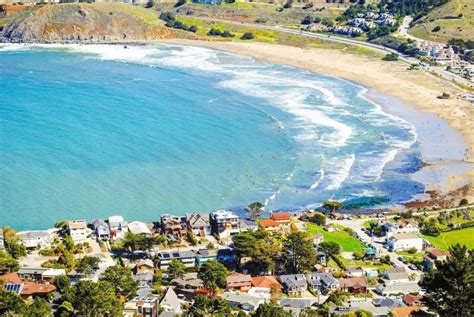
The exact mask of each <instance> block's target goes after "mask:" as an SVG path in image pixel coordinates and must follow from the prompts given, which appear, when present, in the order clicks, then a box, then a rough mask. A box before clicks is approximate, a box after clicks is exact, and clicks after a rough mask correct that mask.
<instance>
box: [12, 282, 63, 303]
mask: <svg viewBox="0 0 474 317" xmlns="http://www.w3.org/2000/svg"><path fill="white" fill-rule="evenodd" d="M3 288H4V289H5V290H8V291H12V292H15V293H17V294H18V295H20V296H21V297H22V298H23V299H27V300H32V299H33V298H35V297H46V296H48V295H49V294H51V293H53V292H54V291H55V290H56V287H55V286H54V285H52V284H38V283H33V282H23V283H18V284H5V285H4V286H3Z"/></svg>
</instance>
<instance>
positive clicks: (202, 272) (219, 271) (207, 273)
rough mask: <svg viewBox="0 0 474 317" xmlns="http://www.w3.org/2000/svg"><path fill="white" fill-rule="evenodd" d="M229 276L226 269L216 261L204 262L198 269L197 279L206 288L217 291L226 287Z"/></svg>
mask: <svg viewBox="0 0 474 317" xmlns="http://www.w3.org/2000/svg"><path fill="white" fill-rule="evenodd" d="M227 275H229V271H228V270H227V268H226V267H225V266H224V265H223V264H221V263H219V262H217V261H216V260H209V261H206V262H204V263H203V264H202V265H201V267H200V268H199V272H198V278H200V279H201V280H202V281H203V284H204V286H205V287H206V288H210V289H217V288H224V287H226V283H227V281H226V278H227Z"/></svg>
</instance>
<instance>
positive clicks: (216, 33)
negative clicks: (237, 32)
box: [207, 28, 222, 36]
mask: <svg viewBox="0 0 474 317" xmlns="http://www.w3.org/2000/svg"><path fill="white" fill-rule="evenodd" d="M207 35H211V36H220V35H222V31H221V30H219V29H214V28H212V29H210V30H209V32H207Z"/></svg>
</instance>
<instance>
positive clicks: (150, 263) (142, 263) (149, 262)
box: [135, 259, 155, 268]
mask: <svg viewBox="0 0 474 317" xmlns="http://www.w3.org/2000/svg"><path fill="white" fill-rule="evenodd" d="M138 266H149V267H151V268H154V267H155V266H154V265H153V260H152V259H141V260H140V261H138V263H137V265H136V266H135V267H138Z"/></svg>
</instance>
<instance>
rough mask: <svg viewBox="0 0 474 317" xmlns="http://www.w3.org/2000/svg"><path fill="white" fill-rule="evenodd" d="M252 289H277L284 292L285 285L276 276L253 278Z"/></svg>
mask: <svg viewBox="0 0 474 317" xmlns="http://www.w3.org/2000/svg"><path fill="white" fill-rule="evenodd" d="M252 287H258V288H268V289H275V290H276V291H278V292H281V291H282V290H283V285H281V284H280V283H279V282H278V281H277V279H276V278H275V277H274V276H255V277H252Z"/></svg>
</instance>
